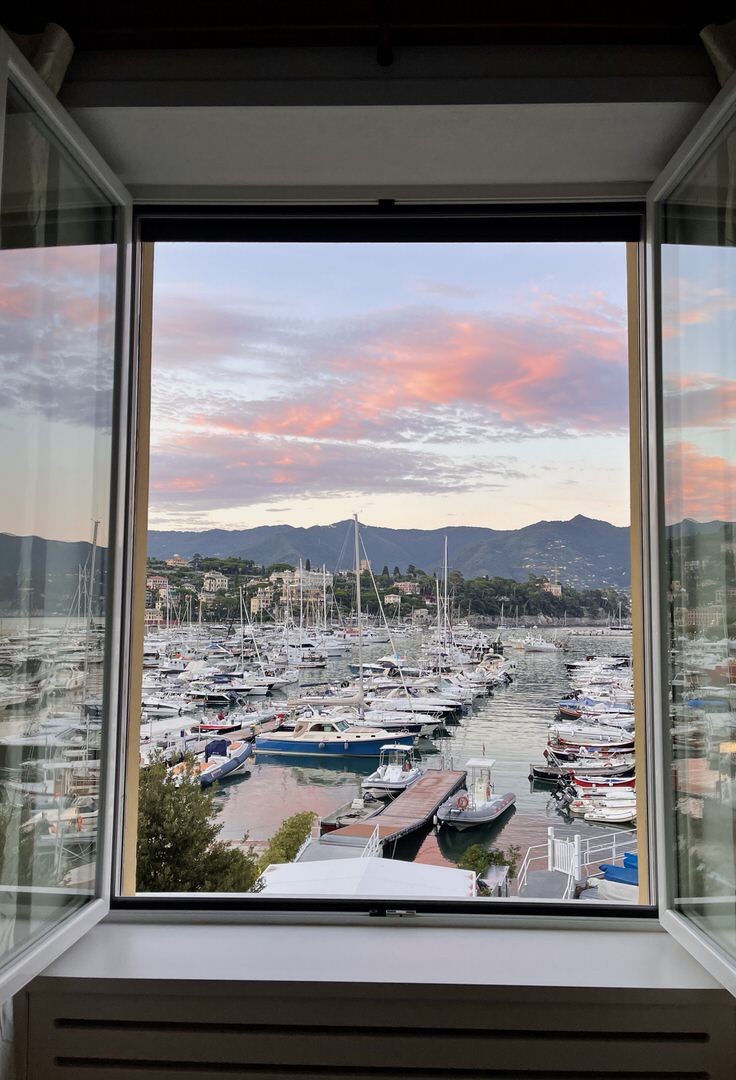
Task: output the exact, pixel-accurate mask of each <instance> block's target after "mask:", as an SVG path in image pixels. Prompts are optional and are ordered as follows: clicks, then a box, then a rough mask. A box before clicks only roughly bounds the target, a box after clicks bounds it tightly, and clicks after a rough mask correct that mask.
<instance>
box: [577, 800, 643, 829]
mask: <svg viewBox="0 0 736 1080" xmlns="http://www.w3.org/2000/svg"><path fill="white" fill-rule="evenodd" d="M584 817H585V820H586V821H594V822H595V821H597V822H601V824H604V825H628V824H629V823H630V822H632V821H636V804H634V805H633V806H632V805H630V804H628V803H627V804H626V805H624V806H622V807H618V806H601V807H597V808H596V809H595V810H589V811H588V813H587V814H585V815H584Z"/></svg>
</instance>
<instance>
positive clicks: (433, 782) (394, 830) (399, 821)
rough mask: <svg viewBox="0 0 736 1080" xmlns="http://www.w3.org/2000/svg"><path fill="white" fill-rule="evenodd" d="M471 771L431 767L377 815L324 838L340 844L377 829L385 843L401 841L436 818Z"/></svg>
mask: <svg viewBox="0 0 736 1080" xmlns="http://www.w3.org/2000/svg"><path fill="white" fill-rule="evenodd" d="M466 776H467V773H466V772H465V771H464V770H458V769H453V770H450V769H428V770H427V772H426V773H425V774H424V776H422V777H421V778H420V779H419V780H417V781H416V783H414V784H412V785H411V787H410V788H408V790H406V791H402V793H401V794H400V795H398V796H397V797H396V798H395V799H394V801H393V802H391V803H389V805H388V806H387V807H386V809H385V810H384V811H383V812H382V813H381V814H379V815H378V816H377V817H374V818H371V819H370V820H369V821H361V822H358V823H356V824H355V825H345V826H344V827H343V828H342V829H335V830H334V831H333V832H330V833H326V834H325V835H324V836H323V837H322V842H323V843H324V842H327V843H340V842H343V843H344V842H346V841H348V842H350V841H351V840H353V839H354V841H356V842H360V841H361V840H365V842H366V843H367V842H368V840H369V839H370V838H371V837H372V836H373V834H374V832H375V831H376V830H378V831H377V833H376V835H377V837H378V839H379V840H380V842H381V844H386V843H390V842H391V841H393V840H399V839H400V838H401V837H402V836H406V835H407V834H408V833H411V832H414V831H415V830H416V829H421V827H422V826H423V825H426V824H428V823H429V822H430V821H431V820H432V818H433V817H434V814H435V812H436V811H437V808H438V807H439V806H441V805H442V803H443V802H444V801H445V799H449V797H450V795H452V794H453V793H454V792H456V791H457V790H458V788H460V787H462V785H463V784H464V783H465V777H466Z"/></svg>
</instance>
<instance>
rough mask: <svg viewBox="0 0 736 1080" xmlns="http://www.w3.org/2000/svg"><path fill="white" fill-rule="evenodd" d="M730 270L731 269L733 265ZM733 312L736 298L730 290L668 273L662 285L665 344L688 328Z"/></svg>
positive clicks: (704, 323)
mask: <svg viewBox="0 0 736 1080" xmlns="http://www.w3.org/2000/svg"><path fill="white" fill-rule="evenodd" d="M714 269H717V268H714ZM726 269H728V270H730V266H729V267H727V268H726ZM733 311H736V295H734V293H733V292H732V291H731V289H730V288H725V287H724V286H723V285H714V284H710V283H708V282H705V281H696V280H693V279H691V278H686V277H678V276H676V275H668V274H665V276H664V281H663V285H662V336H663V338H664V339H665V341H667V340H671V339H673V338H679V337H681V336H682V332H683V328H684V327H690V326H703V325H706V324H708V323H712V322H715V321H716V320H718V319H720V318H722V317H723V316H725V315H728V314H729V313H730V312H733Z"/></svg>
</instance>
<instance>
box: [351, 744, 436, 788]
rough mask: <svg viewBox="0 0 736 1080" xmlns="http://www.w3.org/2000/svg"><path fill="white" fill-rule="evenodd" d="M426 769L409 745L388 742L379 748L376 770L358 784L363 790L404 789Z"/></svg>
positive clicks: (422, 774)
mask: <svg viewBox="0 0 736 1080" xmlns="http://www.w3.org/2000/svg"><path fill="white" fill-rule="evenodd" d="M426 771H427V770H426V769H423V768H422V767H421V766H420V765H419V763H418V761H417V758H416V755H415V754H414V751H413V750H412V748H411V747H410V746H403V745H402V744H400V743H389V745H388V746H384V747H383V748H382V749H381V753H380V755H379V760H378V768H377V769H376V771H375V772H372V773H371V775H370V776H367V777H366V778H365V780H364V781H363V783H362V784H361V785H360V786H361V788H363V790H364V791H380V792H386V793H391V792H394V791H396V792H398V791H406V789H407V788H408V787H411V785H412V784H413V783H414V782H415V781H416V780H418V779H419V777H420V776H424V774H425V772H426Z"/></svg>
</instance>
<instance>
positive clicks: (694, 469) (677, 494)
mask: <svg viewBox="0 0 736 1080" xmlns="http://www.w3.org/2000/svg"><path fill="white" fill-rule="evenodd" d="M665 517H666V520H667V523H668V524H672V523H675V522H678V521H682V519H683V518H692V519H694V520H696V521H712V520H714V519H722V520H726V521H733V520H734V518H736V462H733V461H729V460H728V459H727V458H724V457H719V456H718V455H715V454H709V453H707V452H706V451H704V450H703V449H702V448H701V447H698V446H696V445H695V444H694V443H691V442H678V443H673V444H672V445H670V446H668V447H667V449H666V452H665Z"/></svg>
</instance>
